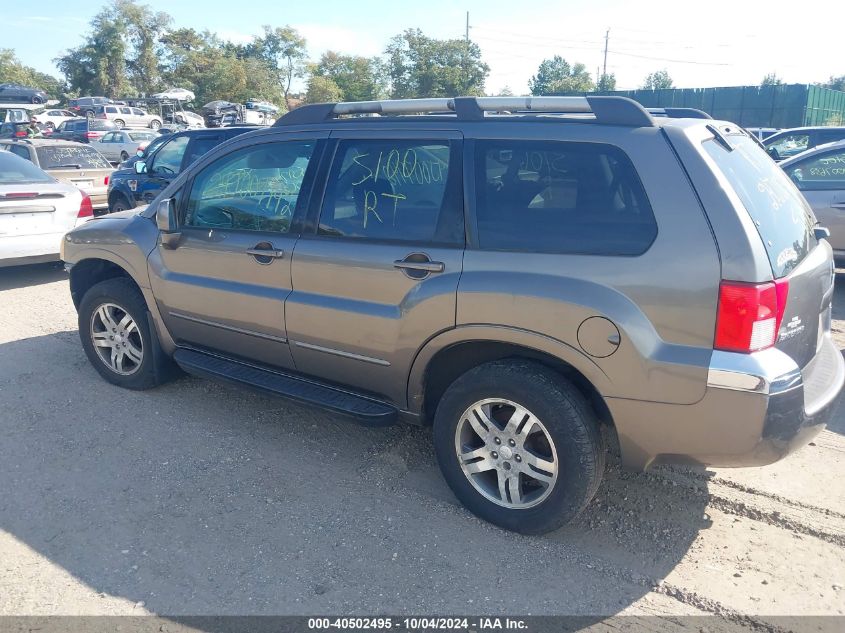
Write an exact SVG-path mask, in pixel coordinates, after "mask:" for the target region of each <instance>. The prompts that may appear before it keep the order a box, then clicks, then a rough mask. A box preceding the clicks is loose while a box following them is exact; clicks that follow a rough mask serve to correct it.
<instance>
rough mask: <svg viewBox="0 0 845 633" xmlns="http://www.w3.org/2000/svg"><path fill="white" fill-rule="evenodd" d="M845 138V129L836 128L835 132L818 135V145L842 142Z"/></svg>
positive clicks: (821, 132) (825, 131) (828, 131)
mask: <svg viewBox="0 0 845 633" xmlns="http://www.w3.org/2000/svg"><path fill="white" fill-rule="evenodd" d="M843 138H845V129H842V128H836V129H833V130H822V131H820V132H819V133H818V143H817V145H824V144H825V143H833V142H834V141H841V140H842V139H843Z"/></svg>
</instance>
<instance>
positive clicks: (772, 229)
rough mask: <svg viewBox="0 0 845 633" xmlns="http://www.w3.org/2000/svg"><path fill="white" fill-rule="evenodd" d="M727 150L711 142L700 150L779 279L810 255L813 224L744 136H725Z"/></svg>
mask: <svg viewBox="0 0 845 633" xmlns="http://www.w3.org/2000/svg"><path fill="white" fill-rule="evenodd" d="M728 138H729V142H730V144H731V146H732V147H733V150H732V151H728V150H727V149H726V148H725V147H723V146H722V145H720V144H719V143H717V142H716V141H715V140H709V141H705V142H704V149H705V150H706V151H707V153H708V154H709V155H710V156H711V157H712V158H713V160H714V161H716V164H717V165H718V167H719V169H720V170H721V172H722V173H723V174H724V175H725V178H727V180H728V182H729V183H730V186H731V187H732V188H733V190H734V191H735V192H736V195H737V196H738V197H739V199H740V201H741V202H742V204H743V206H744V207H745V211H746V212H747V213H748V214H749V215H750V216H751V219H752V220H754V223H755V224H756V226H757V231H758V232H759V233H760V237H761V238H762V240H763V245H764V246H765V248H766V253H767V254H768V256H769V261H770V262H771V264H772V273H773V274H774V276H775V277H776V278H777V277H783V276H785V275H788V274H789V272H790V271H791V270H792V269H793V268H795V267H796V266H798V264H800V263H801V260H803V259H804V257H806V255H807V253H808V252H809V250H810V234H811V229H812V226H813V223H814V222H815V219H814V217H813V214H812V211H811V210H810V207H809V206H808V205H807V202H806V201H805V200H804V198H803V196H802V195H801V194H800V193H799V191H798V189H796V188H795V185H793V184H792V182H791V181H790V180H789V177H788V176H787V175H786V173H784V171H783V170H782V169H781V168H780V167H778V166H777V164H775V163H774V162H772V160H771V159H770V158H769V157H768V156H766V153H765V152H764V151H763V150H762V149H760V147H759V146H758V145H757V144H756V143H755V142H754V141H752V140H751V139H750V138H749V137H747V136H735V135H731V136H729V137H728Z"/></svg>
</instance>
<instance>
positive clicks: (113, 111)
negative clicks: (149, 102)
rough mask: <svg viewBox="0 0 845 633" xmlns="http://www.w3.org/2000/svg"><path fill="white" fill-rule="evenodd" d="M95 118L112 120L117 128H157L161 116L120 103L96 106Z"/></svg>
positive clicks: (159, 125)
mask: <svg viewBox="0 0 845 633" xmlns="http://www.w3.org/2000/svg"><path fill="white" fill-rule="evenodd" d="M94 118H95V119H106V120H108V121H112V122H113V123H114V124H115V125H116V126H117V127H118V128H125V127H132V128H143V127H146V128H150V129H152V130H157V129H158V128H160V127H161V117H159V116H157V115H155V114H150V113H149V112H147V111H146V110H142V109H141V108H133V107H132V106H121V105H103V106H97V108H96V110H95V111H94Z"/></svg>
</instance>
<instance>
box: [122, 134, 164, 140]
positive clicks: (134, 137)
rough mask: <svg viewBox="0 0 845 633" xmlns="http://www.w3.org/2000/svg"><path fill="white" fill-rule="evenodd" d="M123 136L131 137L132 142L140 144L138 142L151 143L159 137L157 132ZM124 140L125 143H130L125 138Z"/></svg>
mask: <svg viewBox="0 0 845 633" xmlns="http://www.w3.org/2000/svg"><path fill="white" fill-rule="evenodd" d="M123 136H129V140H130V141H133V142H138V141H151V140H153V139H154V138H156V136H158V135H157V134H155V132H129V133H128V134H124V135H123ZM123 140H124V142H128V141H126V139H125V138H124V139H123Z"/></svg>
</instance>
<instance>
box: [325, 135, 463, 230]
mask: <svg viewBox="0 0 845 633" xmlns="http://www.w3.org/2000/svg"><path fill="white" fill-rule="evenodd" d="M450 155H451V150H450V145H449V142H448V141H381V140H379V141H341V142H340V143H339V145H338V148H337V152H336V154H335V159H334V163H333V165H332V169H331V173H330V174H329V181H328V187H327V190H326V195H325V197H324V199H323V209H322V212H321V214H320V226H319V233H320V234H321V235H337V236H344V237H360V238H370V239H386V240H401V241H414V242H444V243H454V242H456V241H458V239H459V237H460V232H459V231H457V232H458V235H456V226H455V224H456V223H455V221H453V220H452V218H453V217H457V218H458V219H460V215H459V214H456V213H454V209H455V208H456V206H455V203H454V200H450V198H454V197H455V196H454V195H451V196H450V195H447V190H448V189H449V184H450V183H449V164H450V162H452V161H451V159H450ZM450 210H451V211H452V213H449V211H450Z"/></svg>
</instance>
